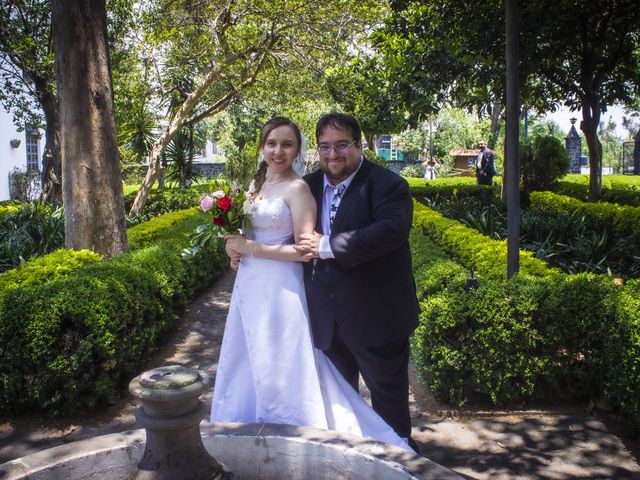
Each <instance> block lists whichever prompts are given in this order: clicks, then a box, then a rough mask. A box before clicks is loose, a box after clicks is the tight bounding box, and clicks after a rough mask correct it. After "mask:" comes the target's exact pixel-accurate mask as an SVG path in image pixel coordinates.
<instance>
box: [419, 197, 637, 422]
mask: <svg viewBox="0 0 640 480" xmlns="http://www.w3.org/2000/svg"><path fill="white" fill-rule="evenodd" d="M423 232H424V233H425V234H423ZM411 248H412V253H413V259H414V274H415V278H416V284H417V288H418V296H419V299H420V303H421V309H422V313H421V316H420V325H419V327H418V329H417V330H416V332H415V334H414V335H413V336H412V339H411V344H412V358H413V362H414V364H415V365H416V368H417V371H418V373H419V375H420V377H421V378H422V379H423V381H424V382H425V384H426V386H427V387H428V388H429V389H431V390H432V391H433V392H434V393H435V394H436V395H437V396H438V397H439V398H441V399H443V400H445V401H447V402H450V403H453V404H456V405H460V404H464V403H465V402H468V401H470V400H481V399H486V400H488V401H490V402H492V403H493V404H495V405H501V406H513V405H520V404H521V403H522V402H527V401H532V400H541V399H542V400H551V401H558V400H566V401H573V402H575V401H582V400H585V399H589V398H593V397H600V396H606V397H607V398H609V399H610V400H611V401H612V403H613V404H614V405H615V406H616V407H617V408H618V409H619V410H620V412H621V414H622V415H624V416H625V418H628V419H629V422H628V427H629V431H630V432H634V433H637V432H640V280H632V281H630V282H628V283H627V285H625V286H618V285H615V284H614V282H613V280H612V279H611V277H608V276H605V275H595V274H577V275H566V274H562V273H559V272H558V271H557V270H555V269H551V268H548V267H546V265H544V264H542V262H539V263H538V261H537V260H536V259H533V258H531V259H528V258H527V257H526V256H525V257H524V261H522V260H521V262H522V268H521V273H519V274H518V275H516V276H514V277H513V278H512V279H510V280H508V281H506V280H505V272H506V246H504V245H503V242H496V241H494V240H490V239H488V238H487V237H484V236H482V235H480V234H478V233H477V232H476V231H474V230H472V229H468V228H467V227H464V226H462V225H461V224H459V223H458V222H456V221H455V220H449V219H443V217H441V216H440V215H439V214H437V213H436V212H433V211H431V210H430V209H428V208H427V207H425V206H423V205H421V204H419V203H416V204H415V210H414V230H413V231H412V234H411ZM476 251H479V252H480V253H477V252H476ZM521 253H522V252H521ZM521 258H523V257H522V255H521ZM455 259H457V261H456V260H455ZM458 261H459V262H460V263H458ZM529 261H531V263H529ZM471 265H473V266H475V267H476V268H477V277H478V284H479V287H478V288H477V289H471V290H470V291H466V290H465V284H466V278H467V276H468V268H469V266H471Z"/></svg>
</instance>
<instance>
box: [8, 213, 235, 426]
mask: <svg viewBox="0 0 640 480" xmlns="http://www.w3.org/2000/svg"><path fill="white" fill-rule="evenodd" d="M205 221H208V217H207V216H206V215H205V214H202V213H201V212H197V210H193V209H192V210H190V213H189V215H186V214H185V217H184V218H183V219H182V220H180V221H176V222H168V223H171V228H170V229H169V230H164V231H162V232H161V230H162V229H161V228H158V229H157V230H155V232H156V236H157V237H156V238H158V240H157V242H156V243H154V244H152V245H149V246H145V247H144V248H139V249H138V250H135V251H132V252H131V253H127V254H124V255H120V256H118V257H115V258H111V259H108V260H104V261H101V262H98V263H89V264H87V265H85V266H82V267H80V268H78V269H76V270H75V271H74V272H71V273H69V274H67V275H66V276H61V277H55V278H52V279H50V280H49V281H48V282H46V283H44V284H37V283H33V284H30V285H23V286H21V287H19V288H11V289H8V290H6V291H5V292H4V295H2V296H1V297H0V345H1V347H0V351H1V352H2V354H1V355H0V378H1V380H2V381H0V410H1V411H3V412H21V411H27V410H28V411H31V412H34V411H39V410H46V411H47V412H48V413H49V414H50V415H59V414H63V413H68V412H70V411H78V410H82V409H88V408H91V407H94V406H96V405H98V404H101V403H104V402H108V401H110V400H112V399H113V398H114V397H115V396H117V395H118V392H121V391H123V387H124V385H126V382H128V381H129V380H130V379H131V378H132V376H134V375H135V374H138V373H139V368H140V365H142V364H143V362H144V359H145V358H146V357H147V356H148V354H149V353H150V352H151V351H152V350H153V349H154V348H155V346H156V344H157V343H158V340H159V338H160V337H161V336H162V335H163V334H164V333H165V332H166V331H167V330H168V329H169V328H171V326H172V325H174V324H175V322H176V321H177V320H178V319H179V316H180V314H181V313H182V312H183V310H184V307H185V305H186V304H187V301H188V300H189V298H191V297H193V296H194V295H195V294H196V293H197V292H199V291H200V290H201V289H203V288H204V287H206V286H207V285H209V284H210V283H211V282H212V281H213V280H215V279H216V278H217V277H218V276H219V275H220V274H221V273H222V272H223V271H224V270H225V269H226V265H227V262H226V256H225V255H224V252H223V251H222V245H221V244H220V243H216V244H214V245H213V246H212V247H211V248H209V249H206V250H202V251H201V252H200V253H199V254H198V255H196V256H195V257H194V258H191V259H186V260H185V259H183V258H182V257H181V251H182V249H183V248H185V247H186V246H188V240H189V232H190V231H192V230H193V228H195V226H196V225H198V224H201V223H203V222H205ZM156 222H157V223H162V220H156ZM165 227H166V224H165ZM143 230H148V229H143ZM148 233H149V232H148V231H146V233H145V235H141V238H142V239H141V240H140V242H141V243H144V244H146V243H148V241H149V239H150V238H151V235H147V234H148ZM134 237H135V235H134ZM160 237H163V238H160Z"/></svg>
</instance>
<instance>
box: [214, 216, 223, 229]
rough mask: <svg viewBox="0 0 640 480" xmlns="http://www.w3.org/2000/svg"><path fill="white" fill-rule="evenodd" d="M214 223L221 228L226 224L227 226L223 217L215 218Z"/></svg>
mask: <svg viewBox="0 0 640 480" xmlns="http://www.w3.org/2000/svg"><path fill="white" fill-rule="evenodd" d="M213 223H214V224H216V225H220V226H221V227H224V224H225V222H224V218H222V217H215V218H214V219H213Z"/></svg>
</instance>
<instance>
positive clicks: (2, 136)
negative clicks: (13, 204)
mask: <svg viewBox="0 0 640 480" xmlns="http://www.w3.org/2000/svg"><path fill="white" fill-rule="evenodd" d="M12 140H19V141H20V146H19V147H18V148H14V147H12V146H11V141H12ZM16 167H18V168H20V169H22V170H25V169H26V167H27V149H26V141H25V132H24V131H22V132H17V131H16V127H15V126H14V125H13V123H12V121H11V114H9V113H8V112H6V111H5V110H4V109H3V108H1V107H0V200H9V172H11V171H12V170H13V169H14V168H16Z"/></svg>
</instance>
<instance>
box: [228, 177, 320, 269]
mask: <svg viewBox="0 0 640 480" xmlns="http://www.w3.org/2000/svg"><path fill="white" fill-rule="evenodd" d="M283 198H284V200H285V202H286V203H287V205H288V206H289V210H290V211H291V217H292V220H293V234H294V237H295V240H296V241H297V240H298V239H299V236H300V234H301V233H313V230H314V228H315V224H316V202H315V200H314V199H313V196H312V195H311V191H310V190H309V186H308V185H307V184H306V183H305V182H304V180H302V179H297V180H295V181H293V182H291V183H290V184H288V185H287V190H286V192H285V193H284V196H283ZM225 238H227V248H230V249H231V250H233V251H236V252H238V253H240V254H241V255H249V256H254V257H261V258H269V259H271V260H282V261H293V262H296V261H298V262H308V261H309V260H311V259H312V258H313V255H312V254H309V253H303V252H298V251H296V249H295V248H294V246H293V245H268V244H265V243H260V242H254V241H253V240H246V239H245V238H244V237H241V236H240V235H231V236H227V237H225Z"/></svg>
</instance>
